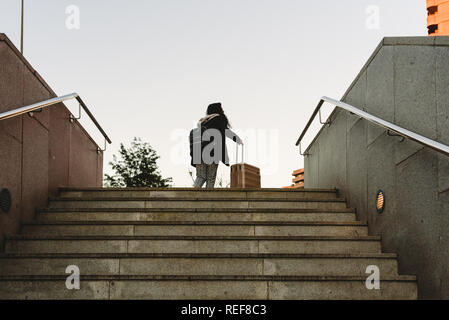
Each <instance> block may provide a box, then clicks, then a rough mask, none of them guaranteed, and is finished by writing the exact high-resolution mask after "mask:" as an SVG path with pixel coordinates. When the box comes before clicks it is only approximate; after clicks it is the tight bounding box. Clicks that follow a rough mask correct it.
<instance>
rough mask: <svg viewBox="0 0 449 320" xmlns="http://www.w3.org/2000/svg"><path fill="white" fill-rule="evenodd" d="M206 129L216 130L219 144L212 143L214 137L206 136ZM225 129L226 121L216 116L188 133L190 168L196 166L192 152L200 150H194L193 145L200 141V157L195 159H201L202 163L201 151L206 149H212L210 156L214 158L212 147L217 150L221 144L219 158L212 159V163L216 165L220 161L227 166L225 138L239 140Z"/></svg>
mask: <svg viewBox="0 0 449 320" xmlns="http://www.w3.org/2000/svg"><path fill="white" fill-rule="evenodd" d="M208 129H216V130H218V132H220V137H219V138H220V140H221V143H220V142H219V141H214V140H215V138H216V137H215V136H214V135H213V134H211V135H208V131H207V130H208ZM226 129H228V121H227V119H226V117H225V116H224V115H218V116H216V117H214V118H212V119H210V120H206V121H204V122H201V123H200V125H199V127H198V128H195V129H193V130H191V131H190V137H189V139H190V157H191V162H190V164H191V165H192V166H195V164H196V163H194V157H193V152H195V150H197V151H199V150H200V149H199V148H198V149H195V150H194V147H193V144H194V143H195V142H196V143H199V142H200V141H199V140H201V155H197V157H196V159H201V161H203V159H202V155H203V150H204V148H206V147H208V150H210V149H212V151H211V153H210V156H211V157H214V156H215V154H214V150H213V148H214V147H216V148H219V146H220V144H221V157H220V158H217V159H214V162H215V163H218V162H220V161H221V162H223V163H224V164H225V165H227V166H229V157H228V151H227V148H226V136H228V137H229V138H231V139H233V140H234V141H239V140H240V139H239V137H238V136H237V135H236V134H235V133H233V132H232V131H231V130H229V129H228V130H226ZM215 132H216V131H215ZM218 156H219V155H218ZM200 157H201V158H200Z"/></svg>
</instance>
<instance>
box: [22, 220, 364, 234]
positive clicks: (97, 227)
mask: <svg viewBox="0 0 449 320" xmlns="http://www.w3.org/2000/svg"><path fill="white" fill-rule="evenodd" d="M22 233H23V234H25V235H28V236H35V235H39V236H61V235H62V236H69V235H73V236H77V235H79V236H84V235H87V236H96V235H100V236H171V235H173V236H365V235H368V227H367V225H366V224H365V223H361V222H284V221H277V222H257V223H255V222H244V221H229V222H210V221H203V222H198V221H189V222H187V221H184V222H170V221H165V222H164V221H135V222H129V221H88V222H82V221H79V222H70V221H54V222H37V223H29V224H25V225H23V227H22Z"/></svg>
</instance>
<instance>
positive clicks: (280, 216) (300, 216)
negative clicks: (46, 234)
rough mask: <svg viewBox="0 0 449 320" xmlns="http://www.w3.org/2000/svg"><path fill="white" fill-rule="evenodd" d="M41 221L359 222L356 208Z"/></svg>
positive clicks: (153, 212) (85, 215) (56, 212)
mask: <svg viewBox="0 0 449 320" xmlns="http://www.w3.org/2000/svg"><path fill="white" fill-rule="evenodd" d="M38 215H39V220H40V221H304V222H311V221H335V222H344V221H355V220H356V216H355V212H354V210H353V209H341V210H313V209H309V210H288V209H284V210H282V209H269V210H261V209H251V210H249V209H246V210H243V209H242V210H240V209H228V210H223V209H203V210H200V209H197V210H195V209H191V210H190V211H189V210H187V209H182V208H180V209H171V210H164V209H101V208H98V209H71V208H68V209H49V208H47V209H40V210H38Z"/></svg>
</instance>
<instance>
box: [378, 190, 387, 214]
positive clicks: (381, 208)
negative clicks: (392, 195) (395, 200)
mask: <svg viewBox="0 0 449 320" xmlns="http://www.w3.org/2000/svg"><path fill="white" fill-rule="evenodd" d="M376 209H377V213H383V212H384V210H385V193H384V192H383V191H382V190H379V191H377V196H376Z"/></svg>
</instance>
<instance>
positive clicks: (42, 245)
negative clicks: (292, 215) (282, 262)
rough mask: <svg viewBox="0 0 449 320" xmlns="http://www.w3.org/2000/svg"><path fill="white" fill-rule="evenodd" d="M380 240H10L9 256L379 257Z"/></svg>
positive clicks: (264, 238)
mask: <svg viewBox="0 0 449 320" xmlns="http://www.w3.org/2000/svg"><path fill="white" fill-rule="evenodd" d="M380 250H381V247H380V237H378V236H360V237H324V236H320V237H318V236H314V237H293V236H289V237H268V236H252V237H229V236H228V237H218V236H209V237H206V236H202V237H186V236H114V237H111V236H103V237H102V236H34V237H32V236H21V235H18V236H11V237H7V238H6V244H5V252H6V253H287V254H288V253H296V254H300V253H307V254H317V253H380V252H381V251H380Z"/></svg>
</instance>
